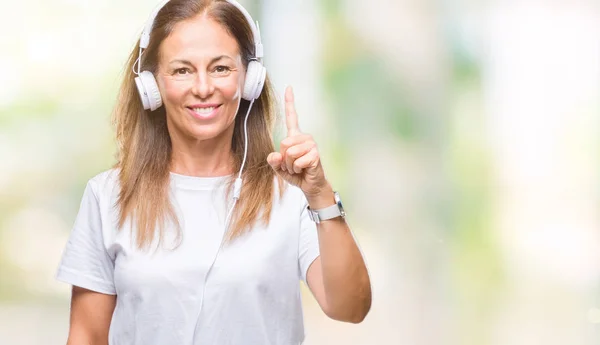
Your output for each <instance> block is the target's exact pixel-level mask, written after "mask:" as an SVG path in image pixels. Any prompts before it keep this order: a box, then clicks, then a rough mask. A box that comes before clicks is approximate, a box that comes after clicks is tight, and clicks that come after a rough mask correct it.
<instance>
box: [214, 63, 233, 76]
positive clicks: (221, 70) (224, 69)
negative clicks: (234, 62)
mask: <svg viewBox="0 0 600 345" xmlns="http://www.w3.org/2000/svg"><path fill="white" fill-rule="evenodd" d="M230 71H231V68H229V67H227V66H223V65H219V66H217V67H215V72H217V73H219V74H224V73H227V72H230Z"/></svg>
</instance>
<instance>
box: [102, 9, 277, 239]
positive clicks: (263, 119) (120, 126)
mask: <svg viewBox="0 0 600 345" xmlns="http://www.w3.org/2000/svg"><path fill="white" fill-rule="evenodd" d="M200 14H205V15H207V16H208V17H210V18H211V19H213V20H215V21H216V22H218V23H219V24H221V25H222V26H223V27H224V28H225V29H226V30H227V32H228V33H229V34H230V35H232V37H233V38H235V40H236V41H237V43H238V46H239V49H240V54H241V56H242V61H243V62H244V66H245V67H246V68H247V67H248V62H249V61H250V59H251V58H253V57H254V53H255V52H254V42H253V36H252V31H251V28H250V26H249V24H248V22H247V20H246V18H245V17H244V15H243V14H242V13H241V12H240V11H239V9H237V8H236V7H235V6H233V5H231V4H230V3H228V2H227V1H223V0H171V1H169V2H168V3H167V4H166V5H165V6H164V7H163V8H162V9H161V10H160V11H159V12H158V15H157V16H156V19H155V21H154V25H153V28H152V32H151V33H150V44H149V46H148V48H147V49H146V50H145V51H144V54H143V56H142V61H141V62H140V63H141V70H146V71H150V72H152V73H156V71H157V68H158V59H159V47H160V44H161V43H162V41H163V40H164V39H165V38H167V37H168V36H169V34H170V33H171V32H172V31H173V28H174V26H175V24H177V23H178V22H181V21H184V20H187V19H191V18H193V17H195V16H198V15H200ZM138 53H139V42H138V44H136V46H135V47H134V49H133V50H132V52H131V54H130V56H129V60H128V62H127V64H126V66H125V70H124V78H123V81H122V84H121V88H120V92H119V96H118V100H117V104H116V107H115V111H114V113H113V125H114V126H115V127H116V136H117V142H118V144H119V151H118V154H117V163H116V165H115V168H118V169H119V182H120V188H121V189H120V192H119V197H118V201H117V206H118V207H119V212H120V213H119V228H121V227H122V226H123V224H125V221H126V220H127V218H128V217H132V218H133V219H135V225H136V227H137V233H136V243H137V245H138V247H139V248H146V247H148V246H149V245H150V244H151V243H152V241H153V240H154V238H155V237H154V236H155V231H156V230H157V229H158V233H159V236H160V237H159V240H162V238H163V233H164V228H165V227H166V224H167V222H168V221H169V220H172V221H173V223H174V224H175V225H176V227H177V228H178V229H179V231H178V234H179V235H181V231H180V230H181V229H180V227H179V222H178V220H177V216H176V214H175V211H174V208H173V205H172V204H171V201H170V199H169V184H170V174H169V172H170V164H171V152H172V147H171V139H170V137H169V133H168V131H167V125H166V113H165V109H164V107H161V108H159V109H157V110H155V111H153V112H150V111H146V110H144V108H143V106H142V103H141V101H140V98H139V95H138V92H137V89H136V86H135V82H134V76H132V75H131V70H132V69H133V67H134V65H135V62H136V60H137V58H138ZM248 106H249V102H247V101H245V100H242V103H241V104H240V107H239V111H238V114H237V115H236V118H235V127H234V133H233V138H232V145H231V146H232V147H231V149H232V154H233V157H234V168H235V170H236V171H239V169H240V167H241V164H242V158H243V154H244V140H243V139H244V133H243V129H244V128H243V121H244V116H240V114H243V115H245V113H246V112H247V110H248ZM275 118H276V107H275V99H274V94H273V88H272V85H271V83H270V81H269V79H268V78H267V80H266V81H265V85H264V88H263V91H262V93H261V95H260V97H259V98H258V99H256V100H255V101H254V105H253V107H252V110H251V112H250V115H249V117H248V124H247V125H248V138H249V140H248V157H247V159H246V165H245V167H244V172H243V175H242V177H243V181H244V184H243V187H242V191H241V195H240V199H239V201H238V203H237V205H236V208H235V210H234V213H233V215H232V222H231V227H230V232H229V234H228V235H227V238H228V240H231V239H233V238H235V237H237V236H239V235H240V234H242V233H244V232H245V231H247V230H249V229H250V227H251V226H252V225H253V224H255V223H256V221H257V220H258V219H259V217H260V220H261V221H262V222H263V223H265V224H266V223H267V222H268V220H269V218H270V215H271V209H272V205H273V191H274V183H273V182H274V177H275V173H274V171H273V169H271V167H270V166H269V165H268V163H267V156H268V154H269V153H271V152H273V151H274V147H273V142H272V129H273V125H274V122H275ZM235 177H237V174H236V175H235V176H233V177H232V179H231V180H230V181H229V182H228V188H227V190H228V193H227V194H228V195H227V197H229V196H231V186H232V183H233V179H234V178H235ZM278 182H279V187H280V188H279V190H280V193H281V192H282V191H283V181H282V180H281V179H280V178H278Z"/></svg>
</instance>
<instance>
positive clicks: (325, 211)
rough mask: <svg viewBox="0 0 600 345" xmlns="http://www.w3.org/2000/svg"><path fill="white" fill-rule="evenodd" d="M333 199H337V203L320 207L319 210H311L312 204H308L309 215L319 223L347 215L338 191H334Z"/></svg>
mask: <svg viewBox="0 0 600 345" xmlns="http://www.w3.org/2000/svg"><path fill="white" fill-rule="evenodd" d="M333 199H334V200H335V204H333V205H331V206H329V207H325V208H320V209H318V210H311V209H310V206H307V207H306V209H307V210H308V217H309V218H310V220H312V221H313V222H315V223H317V224H319V223H321V221H324V220H328V219H332V218H337V217H342V218H345V217H346V212H345V211H344V207H343V206H342V199H340V194H338V192H333Z"/></svg>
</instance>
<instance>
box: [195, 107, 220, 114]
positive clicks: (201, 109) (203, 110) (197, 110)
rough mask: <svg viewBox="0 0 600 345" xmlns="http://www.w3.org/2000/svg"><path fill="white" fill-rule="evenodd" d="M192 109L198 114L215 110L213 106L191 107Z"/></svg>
mask: <svg viewBox="0 0 600 345" xmlns="http://www.w3.org/2000/svg"><path fill="white" fill-rule="evenodd" d="M192 110H193V111H194V112H195V113H198V114H210V113H212V111H213V110H215V107H208V108H193V109H192Z"/></svg>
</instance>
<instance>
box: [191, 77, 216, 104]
mask: <svg viewBox="0 0 600 345" xmlns="http://www.w3.org/2000/svg"><path fill="white" fill-rule="evenodd" d="M213 92H215V86H214V85H213V82H212V80H211V78H210V77H209V76H208V74H207V73H206V72H204V73H198V74H197V75H196V80H194V85H193V87H192V93H193V94H194V95H195V96H197V97H199V98H201V99H207V98H209V97H210V96H211V95H212V94H213Z"/></svg>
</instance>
